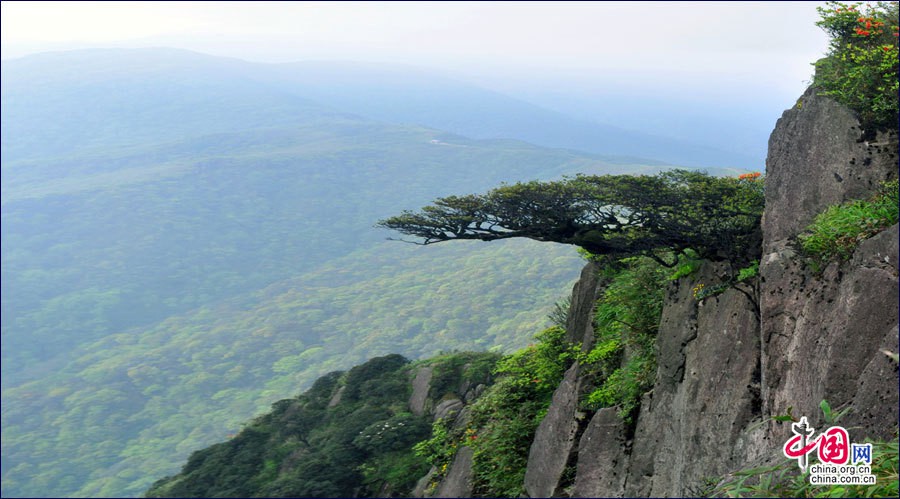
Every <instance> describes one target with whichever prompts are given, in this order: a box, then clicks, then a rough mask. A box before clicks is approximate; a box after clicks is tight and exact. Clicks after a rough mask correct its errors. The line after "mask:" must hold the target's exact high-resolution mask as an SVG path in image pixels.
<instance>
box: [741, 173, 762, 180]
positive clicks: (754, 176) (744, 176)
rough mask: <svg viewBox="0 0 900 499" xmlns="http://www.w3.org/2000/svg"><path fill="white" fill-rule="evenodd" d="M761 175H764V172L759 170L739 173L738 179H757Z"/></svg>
mask: <svg viewBox="0 0 900 499" xmlns="http://www.w3.org/2000/svg"><path fill="white" fill-rule="evenodd" d="M761 176H762V173H759V172H753V173H744V174H741V175H738V179H740V180H756V179H758V178H759V177H761Z"/></svg>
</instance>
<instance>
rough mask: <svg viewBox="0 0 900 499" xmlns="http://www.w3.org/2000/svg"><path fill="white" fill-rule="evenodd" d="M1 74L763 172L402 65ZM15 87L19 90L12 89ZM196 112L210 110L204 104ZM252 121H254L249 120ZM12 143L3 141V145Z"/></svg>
mask: <svg viewBox="0 0 900 499" xmlns="http://www.w3.org/2000/svg"><path fill="white" fill-rule="evenodd" d="M2 64H3V68H4V70H3V72H4V74H6V73H25V74H31V75H32V78H33V77H34V75H35V74H41V71H46V67H47V66H48V65H50V64H52V65H54V66H56V68H55V69H53V70H52V71H51V74H52V75H53V78H59V76H60V75H62V76H63V79H64V80H65V79H66V78H72V77H74V78H76V79H78V78H80V76H78V75H87V76H90V77H91V78H95V77H99V78H102V79H108V78H110V77H111V76H115V75H119V77H121V76H122V75H133V73H130V71H132V70H133V69H134V68H141V73H142V74H144V75H145V76H146V77H150V76H152V75H159V74H168V75H172V74H175V75H177V78H178V80H180V81H179V83H181V84H187V83H188V82H190V83H191V84H195V85H196V84H197V83H198V82H201V83H202V82H203V81H204V80H207V79H208V78H209V77H210V76H214V77H216V78H228V79H229V80H230V81H231V83H232V84H234V83H237V82H241V83H246V84H250V82H252V85H253V86H254V88H257V89H259V88H264V89H265V92H266V93H272V94H282V93H283V94H284V95H291V96H293V97H294V98H295V99H298V100H297V101H295V102H294V104H293V105H294V106H297V107H296V108H293V109H292V108H288V109H285V110H284V113H279V115H278V116H277V118H278V120H286V121H288V122H290V118H288V117H286V116H284V115H286V114H289V113H288V112H292V113H299V114H301V115H305V114H307V113H313V114H316V113H326V114H327V113H328V112H332V113H335V112H338V113H349V114H352V115H357V116H362V117H366V118H369V119H376V120H381V121H386V122H391V123H407V124H415V125H422V126H428V127H433V128H438V129H442V130H446V131H450V132H454V133H458V134H461V135H465V136H468V137H472V138H490V139H493V138H512V139H519V140H525V141H528V142H532V143H535V144H538V145H542V146H546V147H561V148H567V149H576V150H581V151H585V152H589V153H597V154H603V155H606V156H626V157H628V158H630V159H629V160H631V161H633V158H649V159H652V160H656V161H661V162H665V163H670V164H679V165H682V166H689V167H734V168H741V169H754V168H755V167H756V165H757V164H758V162H759V161H758V159H757V158H753V157H750V156H747V155H745V154H740V153H736V152H733V151H727V150H723V149H721V147H722V145H720V144H716V145H709V144H707V145H702V144H693V143H689V142H685V141H681V140H677V139H673V138H668V137H662V136H656V135H651V134H645V133H639V132H634V131H629V130H625V129H621V128H618V127H615V126H612V125H604V124H600V123H595V122H591V121H587V120H584V119H577V118H572V117H569V116H567V115H565V114H562V113H559V112H556V111H551V110H548V109H545V108H541V107H540V106H537V105H534V104H531V103H528V102H525V101H522V100H519V99H515V98H512V97H509V96H506V95H503V94H501V93H498V92H494V91H491V90H487V89H484V88H480V87H478V86H476V85H472V84H468V83H464V82H461V81H458V80H456V79H454V78H450V77H446V76H443V75H440V74H438V73H435V72H429V71H426V70H422V69H419V68H415V67H407V66H401V65H382V64H372V63H349V62H327V61H326V62H298V63H280V64H264V63H251V62H246V61H242V60H239V59H230V58H222V57H213V56H207V55H203V54H199V53H195V52H190V51H186V50H179V49H95V50H84V51H73V52H58V53H47V54H39V55H34V56H28V57H23V58H19V59H12V60H6V61H3V63H2ZM148 64H149V67H148ZM111 67H112V68H113V69H110V68H111ZM43 77H44V78H46V77H47V76H46V75H45V76H43ZM7 80H8V81H7ZM78 81H82V80H80V79H79V80H78ZM18 82H19V80H18V79H17V78H14V77H13V78H7V77H5V76H4V82H3V86H4V92H5V93H7V92H13V91H15V92H16V98H17V99H18V100H20V101H21V103H22V104H23V105H25V104H26V103H28V98H27V95H24V96H23V94H22V93H21V92H20V91H19V88H17V83H18ZM8 85H9V86H11V88H12V89H13V90H9V89H7V88H6V87H7V86H8ZM260 85H262V86H261V87H260ZM312 102H315V103H317V104H318V105H313V104H312ZM239 104H240V103H239V102H238V103H236V105H239ZM196 105H203V101H202V100H200V101H198V102H197V103H196ZM253 117H254V116H253V114H252V113H251V114H248V115H247V116H245V119H248V120H252V119H253ZM41 118H43V117H41V116H36V117H35V119H41ZM267 119H272V117H271V116H270V117H267ZM226 123H227V120H226ZM178 125H179V128H178V129H186V128H189V127H188V126H187V125H188V124H178ZM182 125H183V126H182ZM223 125H225V124H223ZM4 136H5V134H4ZM7 143H8V141H7V139H4V144H7ZM7 145H9V144H7Z"/></svg>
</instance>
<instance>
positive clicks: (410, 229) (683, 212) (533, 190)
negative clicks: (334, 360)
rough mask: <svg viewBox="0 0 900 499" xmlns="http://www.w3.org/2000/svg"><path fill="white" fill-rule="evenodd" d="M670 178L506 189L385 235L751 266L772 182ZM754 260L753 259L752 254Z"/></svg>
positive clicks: (431, 212) (391, 225)
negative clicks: (521, 242)
mask: <svg viewBox="0 0 900 499" xmlns="http://www.w3.org/2000/svg"><path fill="white" fill-rule="evenodd" d="M744 177H745V178H738V179H736V178H727V177H713V176H711V175H708V174H705V173H701V172H694V171H687V170H670V171H666V172H663V173H660V174H658V175H652V176H651V175H578V176H575V177H564V178H563V179H562V180H558V181H550V182H537V181H533V182H527V183H517V184H512V185H501V186H500V187H498V188H496V189H493V190H491V191H488V192H487V193H485V194H470V195H467V196H449V197H444V198H439V199H437V200H435V201H434V204H432V205H430V206H426V207H424V208H422V210H421V211H418V212H412V211H404V212H403V213H401V214H400V215H397V216H394V217H391V218H388V219H386V220H382V221H380V222H379V223H378V224H377V226H378V227H384V228H388V229H394V230H397V231H399V232H402V233H404V234H407V235H410V236H415V237H417V238H419V240H417V241H407V242H413V243H416V244H423V245H427V244H433V243H438V242H442V241H450V240H454V239H478V240H482V241H493V240H496V239H509V238H513V237H526V238H529V239H534V240H537V241H552V242H557V243H563V244H573V245H576V246H580V247H582V248H584V249H586V250H587V251H590V252H591V253H594V254H597V255H610V256H628V255H637V254H645V255H649V256H654V257H655V256H656V255H657V254H658V252H660V251H673V252H675V253H676V254H677V253H680V252H682V251H684V250H685V249H688V248H691V249H694V250H695V251H697V252H698V253H699V254H700V255H701V256H702V257H704V258H709V259H713V260H731V261H733V262H743V261H746V260H749V259H752V258H751V257H748V256H746V255H748V249H752V248H753V247H754V241H756V242H758V230H759V223H760V217H761V214H762V208H763V192H762V179H760V178H758V177H757V176H753V175H749V176H744ZM751 251H752V250H751Z"/></svg>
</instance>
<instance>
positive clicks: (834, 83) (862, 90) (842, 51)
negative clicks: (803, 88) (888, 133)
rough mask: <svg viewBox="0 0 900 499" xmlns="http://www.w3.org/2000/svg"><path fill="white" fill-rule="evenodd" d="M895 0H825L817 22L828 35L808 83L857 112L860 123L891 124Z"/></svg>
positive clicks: (894, 108) (895, 84)
mask: <svg viewBox="0 0 900 499" xmlns="http://www.w3.org/2000/svg"><path fill="white" fill-rule="evenodd" d="M897 5H898V4H897V2H878V3H876V4H875V5H872V4H865V5H863V4H862V3H861V2H858V3H855V4H853V5H848V4H844V3H841V2H828V4H827V6H826V7H824V8H823V7H819V8H818V11H819V14H820V15H821V16H822V19H821V20H820V21H819V22H818V23H816V24H817V25H818V26H819V27H821V28H822V29H824V30H825V31H826V32H827V33H828V35H829V36H830V37H831V44H830V51H829V53H828V56H827V57H825V58H824V59H821V60H819V61H817V62H816V74H815V77H814V79H813V84H814V85H815V86H816V87H818V88H820V89H822V90H823V93H825V94H826V95H831V96H833V97H834V98H835V99H837V100H838V101H840V102H842V103H843V104H846V105H847V106H849V107H850V108H852V109H853V110H855V111H856V112H857V113H859V116H860V120H861V121H862V123H863V127H864V128H868V129H878V128H896V127H897V118H898V100H897V92H898V79H897V60H898V58H897V56H898V45H897V23H898V20H897V14H898V8H897Z"/></svg>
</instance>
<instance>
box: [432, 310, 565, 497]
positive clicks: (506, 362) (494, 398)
mask: <svg viewBox="0 0 900 499" xmlns="http://www.w3.org/2000/svg"><path fill="white" fill-rule="evenodd" d="M577 350H578V349H577V347H576V346H575V345H571V344H568V343H567V342H566V341H565V330H564V329H563V328H561V327H558V326H554V327H551V328H548V329H546V330H544V331H543V332H541V333H539V334H538V335H536V336H535V341H534V343H533V344H531V345H529V346H528V347H527V348H524V349H522V350H519V351H517V352H515V353H513V354H510V355H507V356H506V357H504V358H503V359H501V360H500V362H498V363H497V366H496V368H495V370H494V372H495V374H496V375H497V376H498V380H497V382H496V383H495V384H494V385H492V386H491V387H489V388H488V389H487V390H486V391H485V393H484V394H483V395H482V396H481V397H480V398H479V399H478V400H476V401H475V402H474V403H473V404H472V405H470V406H469V407H470V411H471V412H470V419H469V422H468V425H467V426H466V427H465V428H456V429H454V428H452V427H451V426H450V425H449V424H448V422H446V421H437V422H435V424H434V425H433V428H432V436H431V438H430V439H428V440H425V441H423V442H421V443H419V444H417V445H416V446H415V450H416V452H417V453H418V455H419V456H421V457H422V458H424V459H425V460H427V462H428V463H430V464H431V465H433V466H434V467H435V468H436V469H437V473H436V475H435V476H434V477H433V478H434V479H435V481H433V483H432V486H434V485H436V480H437V479H439V478H440V477H442V476H443V475H444V474H445V473H446V472H447V471H448V467H449V464H450V462H451V461H452V459H453V455H454V454H455V452H456V451H457V450H458V449H459V447H460V446H463V445H465V446H469V447H471V448H472V450H473V455H474V459H473V472H474V475H475V476H474V484H473V485H474V493H475V495H476V496H478V497H518V496H519V495H521V494H522V493H523V492H524V490H523V488H522V484H523V481H524V477H525V466H526V465H527V463H528V449H529V447H530V446H531V442H532V440H533V439H534V433H535V430H536V429H537V426H538V424H539V423H540V421H541V419H542V418H543V417H544V415H545V414H546V411H547V408H548V407H549V405H550V400H551V397H552V395H553V391H554V390H555V389H556V387H557V385H558V384H559V382H560V381H561V380H562V377H563V374H564V373H565V371H566V369H567V368H568V367H569V366H570V365H571V364H572V362H573V361H574V359H575V356H576V352H577Z"/></svg>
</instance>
